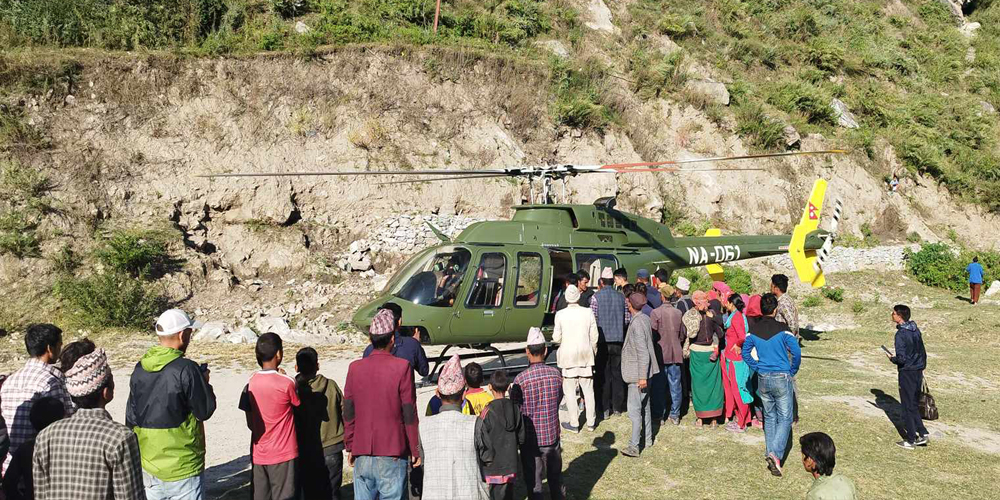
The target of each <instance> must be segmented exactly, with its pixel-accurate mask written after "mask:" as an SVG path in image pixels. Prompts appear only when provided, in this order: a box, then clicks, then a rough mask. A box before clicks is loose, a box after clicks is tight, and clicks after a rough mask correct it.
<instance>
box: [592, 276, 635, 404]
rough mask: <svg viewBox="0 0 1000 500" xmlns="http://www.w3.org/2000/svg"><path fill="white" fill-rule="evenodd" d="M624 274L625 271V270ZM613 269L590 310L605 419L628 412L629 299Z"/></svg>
mask: <svg viewBox="0 0 1000 500" xmlns="http://www.w3.org/2000/svg"><path fill="white" fill-rule="evenodd" d="M622 271H623V270H622ZM609 275H611V268H610V267H608V268H605V269H604V271H603V272H602V273H601V281H600V285H599V286H600V290H598V291H597V293H595V294H594V296H593V297H591V298H590V311H591V312H592V313H594V318H595V321H596V322H597V333H598V345H597V349H598V354H597V358H596V360H595V362H596V365H597V383H598V384H599V387H600V394H601V398H600V399H601V411H602V412H603V415H602V417H603V418H604V419H608V418H611V415H612V414H614V413H621V412H623V411H625V391H626V386H625V381H623V380H622V342H624V341H625V313H626V312H627V307H626V305H625V296H624V295H622V293H621V292H620V291H618V290H617V289H616V288H615V283H617V280H618V279H619V278H618V276H617V275H615V276H609Z"/></svg>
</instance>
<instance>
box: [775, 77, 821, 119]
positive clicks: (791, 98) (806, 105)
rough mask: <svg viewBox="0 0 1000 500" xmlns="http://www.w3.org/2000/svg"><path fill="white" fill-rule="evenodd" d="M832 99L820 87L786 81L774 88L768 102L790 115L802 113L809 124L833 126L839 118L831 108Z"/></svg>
mask: <svg viewBox="0 0 1000 500" xmlns="http://www.w3.org/2000/svg"><path fill="white" fill-rule="evenodd" d="M831 100H832V98H831V97H830V95H829V94H827V93H826V92H824V91H823V90H822V89H820V88H819V87H816V86H815V85H812V84H810V83H806V82H799V81H786V82H784V83H782V84H780V85H778V86H776V87H775V88H774V90H773V91H772V92H771V94H770V95H769V96H768V98H767V102H769V103H771V104H773V105H774V106H776V107H778V109H781V110H782V111H785V112H788V113H802V115H803V116H805V117H806V119H807V120H808V121H809V123H823V124H827V125H833V124H835V123H837V117H836V116H835V114H834V111H833V108H831V107H830V101H831Z"/></svg>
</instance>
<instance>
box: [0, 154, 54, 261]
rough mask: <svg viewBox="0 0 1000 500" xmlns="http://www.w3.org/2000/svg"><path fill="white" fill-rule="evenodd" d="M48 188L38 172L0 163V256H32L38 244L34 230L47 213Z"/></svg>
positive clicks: (10, 163) (13, 163)
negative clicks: (1, 194)
mask: <svg viewBox="0 0 1000 500" xmlns="http://www.w3.org/2000/svg"><path fill="white" fill-rule="evenodd" d="M51 187H52V185H51V183H50V182H49V180H48V178H47V177H45V176H44V175H43V174H42V173H40V172H39V171H37V170H35V169H33V168H30V167H26V166H24V165H22V164H21V163H18V162H16V161H3V162H0V193H3V197H2V198H0V255H2V254H6V253H9V254H11V255H14V256H15V257H18V258H24V257H35V256H37V255H38V247H39V244H40V243H41V239H40V236H39V235H38V233H37V231H36V229H37V228H38V225H39V223H40V222H41V220H42V217H44V215H45V214H46V213H47V212H48V211H49V210H50V207H49V201H48V197H47V195H46V193H48V191H49V190H50V189H51Z"/></svg>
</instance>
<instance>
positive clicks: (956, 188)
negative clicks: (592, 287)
mask: <svg viewBox="0 0 1000 500" xmlns="http://www.w3.org/2000/svg"><path fill="white" fill-rule="evenodd" d="M104 4H105V2H97V1H96V0H85V1H81V2H74V9H73V10H72V11H69V10H67V11H62V10H59V9H60V7H59V6H60V5H63V4H62V3H60V2H45V1H41V0H34V1H19V2H13V1H10V0H0V43H2V44H3V46H5V47H10V49H9V50H7V51H5V52H3V53H2V54H0V98H2V100H0V103H2V104H0V151H2V161H3V171H4V175H3V179H2V184H0V189H2V190H3V194H4V196H3V199H4V201H3V203H2V204H0V210H2V214H0V216H2V217H0V253H2V254H3V255H0V288H2V289H3V291H2V292H0V300H3V301H4V304H5V307H4V308H3V311H0V328H7V329H11V330H16V329H17V328H18V327H19V326H21V325H23V324H25V323H26V322H28V321H33V320H38V319H42V318H46V317H48V318H51V317H55V318H57V319H59V320H61V321H65V322H67V324H74V325H79V326H80V327H84V328H94V329H103V328H107V327H109V326H116V327H125V328H138V327H139V326H138V325H146V324H148V322H147V321H148V317H146V314H144V313H142V311H148V310H153V309H155V308H156V307H158V306H160V305H162V303H163V301H167V302H172V303H180V304H183V305H184V307H187V308H190V309H200V310H202V312H203V313H204V315H206V316H211V317H214V318H217V319H219V320H220V321H226V322H227V323H228V324H231V325H233V326H236V325H251V326H253V325H255V324H256V323H255V321H256V320H257V319H259V318H260V317H261V316H270V315H271V314H270V312H271V311H273V310H274V309H276V308H280V309H281V311H280V313H279V314H278V315H279V316H284V317H286V318H287V319H288V320H289V321H290V322H292V323H293V325H295V326H296V327H297V328H300V329H302V330H304V331H306V332H312V331H319V330H321V329H324V328H333V327H335V326H336V325H337V324H338V323H339V322H340V321H342V320H343V319H345V318H346V317H347V314H348V313H349V312H350V308H351V306H352V304H355V303H356V301H357V300H356V299H357V296H359V295H364V294H367V293H370V292H371V290H372V288H376V287H377V286H378V284H379V283H380V279H382V280H384V275H385V274H386V273H388V272H391V271H392V269H393V267H394V263H395V262H398V258H399V256H400V255H405V254H408V253H411V252H413V251H414V250H416V249H418V248H419V244H420V243H421V242H423V241H425V240H424V238H423V237H424V233H423V229H422V228H421V227H420V224H419V223H415V224H411V223H410V221H414V220H416V217H424V216H431V215H435V216H436V217H439V218H440V221H443V222H440V223H442V224H445V225H452V226H453V229H454V230H457V229H459V228H460V226H461V224H462V223H467V222H468V221H469V220H471V219H482V218H502V217H506V216H507V215H509V213H510V210H509V208H510V207H511V206H513V205H516V204H518V203H521V202H522V201H523V200H524V199H526V196H527V185H526V184H518V183H515V182H511V181H507V180H500V181H493V180H482V181H475V182H476V184H475V185H474V186H470V185H466V184H465V183H460V182H446V183H435V184H429V183H428V184H423V183H417V184H410V185H393V186H382V185H378V184H376V182H375V181H373V180H371V179H367V178H358V179H349V180H345V179H292V180H281V181H275V180H260V179H255V180H225V181H223V180H214V181H209V180H206V179H202V178H198V177H196V176H197V175H201V174H207V173H221V172H267V171H291V170H329V169H355V170H380V169H397V168H401V169H410V168H413V169H416V168H443V167H452V168H457V167H462V168H497V167H503V166H513V165H521V164H538V163H556V162H576V163H594V162H612V161H614V162H619V161H639V160H656V159H664V158H691V157H699V156H716V155H730V154H741V153H746V152H751V151H777V150H785V149H803V150H807V149H825V148H834V147H845V148H849V149H851V154H850V155H848V156H844V157H836V158H822V159H817V158H800V159H794V160H786V161H771V162H764V163H760V164H757V165H754V166H759V167H763V168H764V169H765V170H764V171H760V172H748V173H740V174H734V173H730V174H726V175H713V174H709V173H697V174H685V175H682V176H681V175H660V176H654V175H651V174H639V175H633V176H618V178H617V179H613V178H610V177H608V178H602V179H596V180H595V179H593V178H575V179H571V180H570V181H569V182H568V185H567V187H568V190H567V192H568V194H569V199H570V200H571V201H574V202H582V203H589V202H591V201H593V200H594V199H595V198H597V197H599V196H606V195H610V194H615V193H617V194H618V196H619V200H620V205H621V206H622V207H624V208H626V209H628V210H631V211H635V212H637V213H640V214H643V215H646V216H651V217H654V218H658V219H662V220H664V221H665V222H669V223H671V224H673V225H675V227H677V228H678V230H679V232H682V233H689V234H694V233H696V232H698V230H699V229H702V228H704V227H705V226H706V225H707V224H709V223H711V224H713V225H717V226H720V227H722V228H723V230H724V231H726V232H743V233H755V232H760V233H773V232H779V231H784V230H787V229H788V228H789V227H790V225H791V222H792V219H793V218H796V217H797V216H798V214H799V213H800V211H801V207H802V204H803V203H804V200H805V197H806V195H807V192H808V187H809V186H810V185H811V183H812V181H813V180H814V179H815V178H817V177H824V178H827V179H829V180H830V181H831V189H832V192H833V193H834V194H835V195H836V196H840V197H842V198H844V200H845V202H846V206H847V216H846V219H845V225H846V230H845V233H846V234H847V235H849V236H847V237H845V239H843V240H842V242H844V243H846V244H852V245H859V246H864V245H872V244H876V240H879V241H884V242H889V241H901V240H903V239H909V240H911V241H916V240H926V241H937V240H943V239H951V240H957V241H961V242H964V243H965V244H967V245H970V246H973V247H977V248H990V247H993V246H995V245H996V244H997V243H998V242H1000V224H998V222H997V219H996V217H995V215H994V213H993V211H994V210H996V209H998V208H1000V202H998V201H996V200H1000V196H998V193H1000V184H997V183H998V182H1000V178H998V177H997V176H998V175H1000V154H998V149H997V148H998V144H997V139H998V137H1000V133H998V132H1000V118H998V116H997V114H996V111H995V109H996V108H997V107H998V106H1000V42H998V40H1000V6H997V5H993V2H990V1H978V2H967V3H966V5H964V6H961V7H959V8H957V11H955V12H953V11H952V10H951V9H949V6H950V5H951V4H949V3H948V2H944V3H942V2H939V1H937V0H926V1H899V0H896V1H892V2H888V1H874V0H872V1H862V0H854V1H850V2H829V1H823V0H814V1H782V0H771V1H766V2H751V1H738V0H727V1H703V2H691V1H686V0H668V1H662V2H659V1H652V0H633V1H617V2H612V1H606V2H605V1H601V0H593V1H589V2H584V1H570V0H560V1H548V2H540V1H535V0H505V1H490V2H472V1H464V0H455V1H451V2H449V1H445V2H443V3H442V16H441V19H440V21H439V28H438V32H437V34H436V35H435V34H434V33H433V32H432V28H431V26H432V25H433V17H434V12H433V8H434V2H430V1H416V0H363V1H359V2H346V1H342V0H319V1H306V0H302V1H293V0H271V1H270V2H257V1H242V0H232V1H230V2H222V1H219V0H200V1H193V0H171V1H160V2H133V1H127V0H117V1H113V2H110V4H111V8H109V9H108V8H102V7H101V6H102V5H104ZM974 23H979V25H980V27H979V28H978V29H974V26H975V24H974ZM834 99H837V100H838V101H839V102H840V103H842V104H843V105H844V108H846V109H847V110H849V111H847V112H840V111H836V110H835V109H834V108H833V107H831V103H834ZM844 108H841V110H843V109H844ZM848 113H849V114H848ZM893 174H897V175H899V176H900V177H901V178H902V179H903V184H902V188H901V191H900V193H899V194H896V195H890V194H889V193H888V192H887V186H886V180H887V179H888V178H889V177H891V176H892V175H893ZM470 188H471V189H470ZM404 215H405V216H406V217H407V218H404V217H403V216H404ZM400 227H406V228H409V229H406V230H402V231H401V230H400V229H399V228H400ZM386 233H391V234H393V235H394V236H393V237H392V238H385V237H382V236H383V235H384V234H386ZM361 238H365V239H368V240H370V241H373V242H380V243H379V244H377V245H376V248H374V249H373V251H372V254H371V256H370V260H373V261H374V266H375V269H374V270H375V272H376V273H377V274H378V276H377V277H375V278H371V277H370V276H371V274H369V277H361V276H360V275H359V274H357V273H348V272H344V271H343V270H341V269H340V267H339V266H338V261H339V260H341V259H342V258H344V257H345V253H346V251H347V247H348V245H349V244H351V243H352V242H354V241H356V240H358V239H361ZM134 262H138V263H139V264H138V265H137V266H134V267H132V268H129V265H130V263H134ZM292 280H296V282H294V283H293V282H292ZM382 282H384V281H382ZM123 290H124V291H123ZM110 292H114V295H113V299H109V298H107V297H105V295H106V294H108V293H110ZM126 292H127V293H126ZM121 295H126V297H124V298H127V299H128V300H125V301H123V300H121V299H122V298H123V297H122V296H121ZM324 297H328V298H327V300H326V301H324V300H323V298H324ZM109 302H110V303H109ZM120 304H131V305H133V306H135V307H134V309H136V310H139V311H140V312H139V313H137V314H129V313H128V312H127V311H122V309H125V307H122V306H120ZM94 310H99V311H101V312H100V314H96V315H95V314H93V311H94ZM88 311H90V312H88Z"/></svg>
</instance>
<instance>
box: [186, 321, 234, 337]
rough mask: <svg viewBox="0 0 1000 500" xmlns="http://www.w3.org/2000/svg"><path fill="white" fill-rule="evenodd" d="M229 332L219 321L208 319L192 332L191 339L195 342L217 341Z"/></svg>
mask: <svg viewBox="0 0 1000 500" xmlns="http://www.w3.org/2000/svg"><path fill="white" fill-rule="evenodd" d="M228 332H229V327H227V326H226V324H225V323H223V322H221V321H209V322H208V323H205V324H204V325H201V328H200V329H198V333H195V334H194V337H192V338H191V340H193V341H195V342H217V341H218V340H219V339H221V338H222V337H224V336H225V335H226V333H228Z"/></svg>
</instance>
